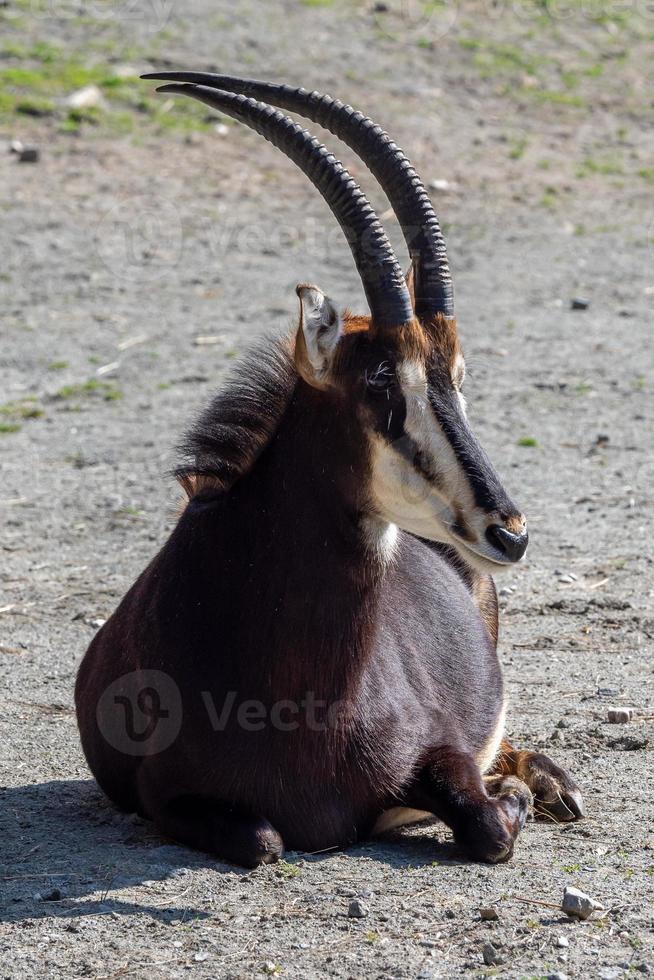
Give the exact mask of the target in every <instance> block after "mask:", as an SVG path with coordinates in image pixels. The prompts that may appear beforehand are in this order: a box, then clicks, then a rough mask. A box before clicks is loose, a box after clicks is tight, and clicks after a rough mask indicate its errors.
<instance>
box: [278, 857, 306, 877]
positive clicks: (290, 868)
mask: <svg viewBox="0 0 654 980" xmlns="http://www.w3.org/2000/svg"><path fill="white" fill-rule="evenodd" d="M275 873H276V874H278V875H279V876H280V877H281V878H299V876H300V875H301V874H302V869H301V868H298V867H297V865H295V864H291V863H290V862H289V861H284V860H281V861H277V863H276V864H275Z"/></svg>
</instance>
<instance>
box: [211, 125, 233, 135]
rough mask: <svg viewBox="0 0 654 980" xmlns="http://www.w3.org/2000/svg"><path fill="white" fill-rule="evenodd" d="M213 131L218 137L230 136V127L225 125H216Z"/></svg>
mask: <svg viewBox="0 0 654 980" xmlns="http://www.w3.org/2000/svg"><path fill="white" fill-rule="evenodd" d="M213 131H214V133H217V135H218V136H229V126H226V125H225V123H216V125H215V126H214V127H213Z"/></svg>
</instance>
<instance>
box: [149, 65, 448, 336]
mask: <svg viewBox="0 0 654 980" xmlns="http://www.w3.org/2000/svg"><path fill="white" fill-rule="evenodd" d="M142 77H143V78H147V79H157V80H159V81H167V82H170V83H172V84H168V85H162V86H160V87H159V88H158V89H157V91H158V92H176V93H181V94H183V95H190V96H192V97H193V98H195V99H199V100H200V101H201V102H204V103H206V104H207V105H209V106H212V107H214V108H216V109H219V110H220V111H221V112H223V113H225V114H226V115H229V116H232V117H233V118H234V119H236V120H238V121H239V122H242V123H244V124H245V125H247V126H249V127H250V128H251V129H254V130H255V131H256V132H258V133H259V134H260V135H261V136H263V137H264V138H265V139H267V140H268V141H269V142H271V143H272V144H273V145H274V146H276V147H278V149H280V150H282V152H283V153H285V154H286V155H287V156H288V157H290V159H291V160H293V162H294V163H295V164H296V165H297V166H298V167H299V168H300V169H301V170H302V171H303V173H304V174H306V176H307V177H308V178H309V180H311V182H312V183H313V185H314V186H315V187H316V188H317V190H318V191H320V193H321V195H322V196H323V198H324V199H325V201H326V203H327V204H328V205H329V207H330V208H331V210H332V212H333V214H334V216H335V218H336V219H337V221H338V223H339V224H340V226H341V228H342V229H343V232H344V234H345V237H346V238H347V241H348V244H349V246H350V249H351V250H352V255H353V257H354V261H355V263H356V266H357V270H358V272H359V276H360V277H361V282H362V284H363V288H364V291H365V294H366V298H367V300H368V304H369V306H370V312H371V314H372V320H373V323H374V324H375V325H376V326H379V327H393V326H397V325H399V324H401V323H406V322H408V321H409V320H411V319H412V317H413V306H412V303H411V297H410V295H409V291H408V289H407V286H406V283H405V281H404V277H403V275H402V270H401V268H400V266H399V263H398V261H397V259H396V257H395V255H394V253H393V249H392V247H391V244H390V242H389V240H388V238H387V236H386V233H385V232H384V229H383V228H382V225H381V223H380V221H379V219H378V218H377V215H376V214H375V212H374V211H373V209H372V206H371V205H370V203H369V201H368V200H367V198H366V197H365V195H364V194H363V192H362V191H361V189H360V188H359V186H358V185H357V184H356V182H355V181H354V179H353V178H352V177H351V176H350V174H349V173H348V172H347V170H346V169H345V168H344V167H343V166H342V165H341V164H340V163H339V162H338V161H337V160H336V159H335V157H334V156H333V154H331V153H329V152H328V150H327V149H326V148H325V147H324V146H323V145H322V144H321V143H319V141H318V140H317V139H315V138H314V137H312V136H311V134H310V133H308V132H307V131H306V130H304V129H302V128H301V126H299V125H298V124H297V123H295V122H293V121H292V120H291V119H289V118H288V117H287V116H285V115H284V114H283V113H282V112H280V111H279V110H278V109H275V108H273V106H279V107H281V108H282V109H286V110H288V111H291V112H297V113H298V114H299V115H302V116H305V117H307V118H308V119H311V120H313V121H314V122H317V123H319V124H320V125H321V126H324V128H325V129H328V130H329V131H330V132H332V133H334V135H335V136H338V137H339V139H341V140H343V142H344V143H346V144H347V145H348V146H349V147H350V148H351V149H353V150H354V151H355V152H356V153H357V154H358V155H359V156H360V158H361V159H362V160H363V162H364V163H365V165H366V166H367V167H368V169H369V170H370V171H371V172H372V174H373V175H374V176H375V177H376V179H377V180H378V181H379V183H380V185H381V187H382V189H383V190H384V192H385V193H386V195H387V197H388V199H389V201H390V203H391V206H392V207H393V209H394V211H395V213H396V215H397V218H398V221H399V223H400V226H401V228H402V232H403V234H404V238H405V240H406V243H407V247H408V249H409V254H410V256H411V265H412V269H413V280H414V296H415V313H416V315H417V316H418V317H419V318H420V319H421V320H426V319H429V318H431V317H433V316H435V315H436V314H439V313H440V314H443V315H445V316H447V317H451V316H453V315H454V304H453V294H452V280H451V277H450V271H449V267H448V263H447V253H446V249H445V241H444V239H443V235H442V232H441V229H440V225H439V223H438V218H437V217H436V213H435V212H434V209H433V207H432V205H431V202H430V200H429V197H428V195H427V191H426V190H425V186H424V184H423V183H422V181H421V180H420V177H419V176H418V174H417V173H416V171H415V170H414V168H413V167H412V166H411V163H410V162H409V160H408V159H407V157H406V156H405V155H404V153H403V152H402V150H401V149H400V148H399V147H398V146H397V145H396V144H395V143H394V142H393V141H392V140H391V139H390V137H389V136H388V134H387V133H385V132H384V131H383V130H382V129H381V127H380V126H378V125H377V124H376V123H374V122H373V121H372V119H370V118H369V117H368V116H364V115H363V114H362V113H360V112H357V111H356V110H354V109H353V108H352V106H349V105H345V104H343V103H342V102H339V101H337V100H334V99H332V98H330V96H328V95H321V94H320V93H319V92H308V91H306V90H305V89H302V88H291V87H290V86H288V85H276V84H273V83H270V82H258V81H254V80H251V79H243V78H233V77H232V76H230V75H214V74H205V73H203V72H191V71H178V72H167V71H164V72H149V73H148V74H146V75H143V76H142ZM269 103H272V105H271V104H269Z"/></svg>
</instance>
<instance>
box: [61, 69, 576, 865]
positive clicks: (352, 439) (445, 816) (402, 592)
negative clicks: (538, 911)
mask: <svg viewBox="0 0 654 980" xmlns="http://www.w3.org/2000/svg"><path fill="white" fill-rule="evenodd" d="M144 77H145V78H150V79H157V80H160V81H164V82H166V83H167V84H165V85H162V86H160V87H159V88H158V91H161V92H166V93H179V94H182V95H188V96H191V97H193V98H195V99H199V100H200V101H202V102H204V103H206V104H207V105H209V106H211V107H213V108H215V109H218V110H220V112H222V113H224V114H226V115H228V116H231V117H232V118H233V119H235V120H237V121H238V122H240V123H243V124H245V125H247V126H249V127H250V128H251V129H253V130H255V131H256V132H258V133H259V134H260V135H261V136H263V137H264V138H265V139H266V140H268V141H269V142H271V143H272V144H274V145H275V146H276V147H278V148H279V149H280V150H281V151H282V152H283V153H285V154H286V156H288V157H289V158H290V159H291V160H292V161H293V162H294V163H295V164H296V165H297V166H298V167H299V168H300V170H301V171H302V172H303V173H304V174H305V175H306V176H307V177H308V178H309V180H310V181H311V182H312V184H313V185H314V187H315V188H316V189H317V190H318V191H319V192H320V194H321V195H322V197H323V198H324V200H325V201H326V203H327V204H328V205H329V207H330V209H331V211H332V213H333V215H334V216H335V218H336V220H337V221H338V222H339V224H340V225H341V227H342V229H343V231H344V232H345V236H346V239H347V241H348V244H349V246H350V249H351V251H352V255H353V258H354V262H355V265H356V268H357V271H358V274H359V276H360V279H361V283H362V285H363V289H364V292H365V296H366V300H367V303H368V306H369V310H370V312H369V315H355V314H353V313H351V312H349V311H348V310H345V311H343V310H342V309H341V308H340V307H339V306H337V305H336V304H335V303H334V302H332V300H331V299H329V297H328V296H326V295H325V294H324V293H323V292H322V290H321V289H319V288H318V286H315V285H310V284H301V285H299V286H298V287H297V295H298V297H299V323H298V325H297V329H296V330H294V331H293V333H292V334H291V335H290V336H288V337H282V338H281V339H279V338H278V339H265V340H263V341H261V342H260V343H259V344H258V346H257V347H255V349H254V350H252V351H251V352H250V353H249V355H247V356H246V358H245V360H244V361H243V363H242V365H241V367H240V369H238V370H237V373H236V374H235V376H234V378H233V380H232V381H231V383H229V384H228V385H227V387H226V388H225V389H224V390H223V391H222V392H221V393H219V394H218V395H217V396H216V397H215V398H214V400H213V401H212V402H211V404H210V405H209V406H208V408H207V409H206V410H205V411H204V413H203V414H202V415H201V417H200V418H199V420H198V421H197V422H196V423H195V425H194V426H193V427H192V428H191V430H190V433H189V435H188V437H187V440H186V443H185V447H184V456H183V459H182V462H181V465H180V467H179V469H178V471H177V477H178V479H179V480H180V482H181V485H182V487H183V489H184V491H185V495H186V502H185V507H184V509H183V511H182V513H181V515H180V516H179V519H178V521H177V523H176V525H175V527H174V529H173V530H172V533H171V534H170V537H169V539H168V540H167V542H166V543H165V544H164V545H163V547H162V549H161V551H160V552H159V553H158V555H157V556H156V557H155V558H154V559H153V561H152V562H151V563H150V565H149V566H148V567H147V568H146V569H145V571H144V572H143V573H142V575H141V576H140V578H139V579H138V580H137V582H136V583H135V585H133V587H132V588H131V589H130V590H129V592H128V593H127V595H126V596H125V597H124V598H123V600H122V601H121V603H120V605H119V606H118V608H117V609H116V611H115V612H114V613H113V615H112V616H111V617H110V619H109V620H108V621H107V622H106V623H105V625H104V626H102V628H101V629H100V631H99V632H98V633H97V634H96V636H95V638H94V639H93V641H92V643H91V645H90V647H89V649H88V651H87V653H86V655H85V657H84V659H83V661H82V664H81V666H80V670H79V674H78V678H77V684H76V705H77V716H78V722H79V729H80V734H81V741H82V746H83V749H84V752H85V754H86V758H87V760H88V764H89V766H90V769H91V771H92V772H93V774H94V776H95V778H96V780H97V782H98V784H99V785H100V787H101V788H102V789H103V790H104V792H105V793H106V794H107V795H108V796H109V797H110V798H111V799H112V800H113V801H114V802H115V804H117V805H118V806H119V807H121V808H122V809H123V810H126V811H130V812H133V811H136V812H138V813H139V814H141V815H142V816H143V817H145V818H148V819H149V820H151V821H153V822H154V824H155V825H156V827H157V828H158V829H159V831H160V832H161V833H162V834H164V835H166V836H168V837H170V838H172V839H174V840H176V841H178V842H180V843H182V844H186V845H189V846H191V847H193V848H197V849H200V850H202V851H205V852H208V853H211V854H213V855H215V856H217V857H219V858H220V859H223V860H227V861H230V862H234V863H237V864H240V865H244V866H248V867H254V866H256V865H258V864H261V863H267V862H271V861H274V860H276V859H278V858H279V857H280V855H282V854H283V852H284V848H285V847H286V848H291V849H294V850H302V851H309V852H315V851H321V850H325V849H329V848H343V847H345V846H347V845H348V844H351V843H352V842H354V841H357V840H360V839H362V838H366V837H369V836H371V835H374V834H377V833H380V832H382V831H384V830H387V829H389V828H392V827H396V826H400V825H402V824H406V823H409V822H415V821H417V820H419V819H424V818H426V817H431V818H432V819H433V817H434V816H435V817H437V818H439V819H440V820H441V821H443V822H444V823H445V824H446V825H447V826H448V827H449V828H450V829H451V831H452V833H453V837H454V841H455V843H456V845H458V847H460V848H461V849H462V850H463V851H464V852H465V854H466V855H467V856H468V857H469V858H471V859H473V860H479V861H486V862H492V863H495V862H500V861H506V860H508V859H509V858H510V857H511V855H512V853H513V850H514V844H515V841H516V838H517V836H518V834H519V832H520V831H521V830H522V828H523V826H524V824H525V821H526V819H527V817H528V815H529V814H530V812H531V811H532V808H535V812H536V814H537V815H543V816H545V817H547V818H548V819H554V820H557V821H565V820H574V819H578V818H580V817H581V816H582V815H583V802H582V796H581V793H580V790H579V788H578V786H577V784H576V783H575V782H574V780H573V779H572V778H571V777H570V776H569V775H568V773H567V772H565V771H564V770H563V769H562V768H560V767H559V766H558V765H556V764H555V763H554V762H552V761H551V760H550V759H549V758H548V757H547V756H545V755H542V754H540V753H537V752H533V751H526V750H525V751H521V750H518V749H516V748H514V747H513V746H512V745H511V744H510V743H509V742H508V741H507V740H506V738H505V737H504V724H505V698H504V691H503V682H502V673H501V668H500V664H499V660H498V656H497V636H498V601H497V594H496V590H495V586H494V584H493V579H492V577H491V575H492V573H494V572H499V571H500V570H501V569H502V568H505V567H507V566H510V565H511V564H513V563H515V562H519V561H520V560H521V559H522V558H523V557H524V554H525V551H526V548H527V541H528V535H527V527H526V522H525V518H524V516H523V514H522V512H521V511H520V510H519V508H518V507H517V506H516V505H515V504H514V503H513V501H512V500H511V498H510V497H509V496H508V494H507V492H506V491H505V489H504V487H503V485H502V483H501V481H500V478H499V477H498V475H497V473H496V471H495V470H494V469H493V467H492V465H491V463H490V461H489V459H488V457H487V456H486V454H485V452H484V450H483V449H482V447H481V446H480V444H479V443H478V442H477V440H476V438H475V436H474V434H473V432H472V430H471V428H470V425H469V423H468V421H467V419H466V408H465V401H464V398H463V394H462V386H463V380H464V359H463V355H462V353H461V348H460V345H459V340H458V337H457V326H456V320H455V317H454V304H453V292H452V280H451V275H450V271H449V266H448V260H447V254H446V249H445V242H444V239H443V235H442V233H441V229H440V226H439V222H438V219H437V217H436V214H435V212H434V209H433V207H432V204H431V202H430V200H429V197H428V195H427V192H426V190H425V187H424V185H423V183H422V182H421V180H420V178H419V176H418V174H417V173H416V171H415V170H414V169H413V167H412V166H411V164H410V163H409V161H408V159H407V158H406V156H405V155H404V153H403V152H402V150H401V149H400V148H399V147H398V146H397V145H396V144H395V143H394V142H392V141H391V139H390V138H389V136H388V135H387V134H386V133H385V132H384V131H383V130H382V129H381V128H380V127H379V126H378V125H376V124H375V123H374V122H373V121H372V120H371V119H370V118H368V117H367V116H364V115H362V114H361V113H360V112H357V111H355V110H354V109H353V108H352V107H351V106H349V105H344V104H343V103H341V102H339V101H335V100H333V99H332V98H330V97H328V96H324V95H320V94H319V93H316V92H312V93H310V92H308V91H305V90H304V89H294V88H290V87H288V86H285V85H276V84H271V83H267V82H258V81H251V80H244V79H239V78H232V77H230V76H225V75H213V74H205V73H199V72H155V73H150V74H148V75H145V76H144ZM282 110H287V111H292V112H295V113H297V114H299V115H301V116H304V117H307V118H309V119H311V120H314V121H315V122H317V123H319V124H321V125H322V126H323V127H324V128H326V129H327V130H329V131H330V132H331V133H333V134H335V135H336V136H338V137H339V138H340V139H341V140H343V141H344V142H345V143H346V144H348V145H349V146H350V148H351V149H352V150H353V151H354V152H355V153H356V154H358V156H359V157H360V158H361V160H362V161H363V163H364V164H365V165H366V166H367V168H368V169H369V170H370V171H371V172H372V174H373V176H374V177H375V178H376V179H377V181H378V182H379V183H380V185H381V187H382V189H383V190H384V191H385V193H386V195H387V196H388V199H389V201H390V204H391V206H392V208H393V209H394V211H395V214H396V216H397V218H398V221H399V224H400V226H401V228H402V231H403V234H404V237H405V239H406V243H407V247H408V251H409V255H410V269H409V272H408V273H407V275H406V276H404V275H403V274H402V271H401V268H400V266H399V264H398V261H397V259H396V257H395V255H394V253H393V250H392V248H391V245H390V242H389V240H388V238H387V236H386V234H385V232H384V230H383V228H382V226H381V224H380V222H379V220H378V218H377V216H376V214H375V212H374V211H373V209H372V207H371V205H370V204H369V202H368V200H367V199H366V197H365V196H364V194H363V192H362V191H361V189H360V188H359V187H358V185H357V184H356V183H355V181H354V180H353V178H352V177H351V176H350V174H349V173H348V172H347V171H346V170H345V168H344V167H343V166H342V164H341V163H340V162H339V161H338V160H336V159H335V157H334V156H333V155H332V154H331V153H329V152H328V150H327V149H326V148H325V147H324V146H323V145H321V144H320V143H319V142H318V140H317V139H316V138H314V137H312V136H311V134H310V133H309V132H307V131H306V130H304V129H303V128H302V127H301V125H300V124H298V123H297V122H294V121H293V120H292V119H291V118H289V117H288V116H286V115H285V114H284V112H283V111H282Z"/></svg>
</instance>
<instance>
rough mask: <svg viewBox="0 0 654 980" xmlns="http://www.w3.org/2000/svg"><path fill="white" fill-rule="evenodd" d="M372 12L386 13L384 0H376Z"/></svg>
mask: <svg viewBox="0 0 654 980" xmlns="http://www.w3.org/2000/svg"><path fill="white" fill-rule="evenodd" d="M372 9H373V12H374V13H376V14H387V13H388V4H387V3H384V0H377V3H375V4H374V5H373V8H372Z"/></svg>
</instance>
